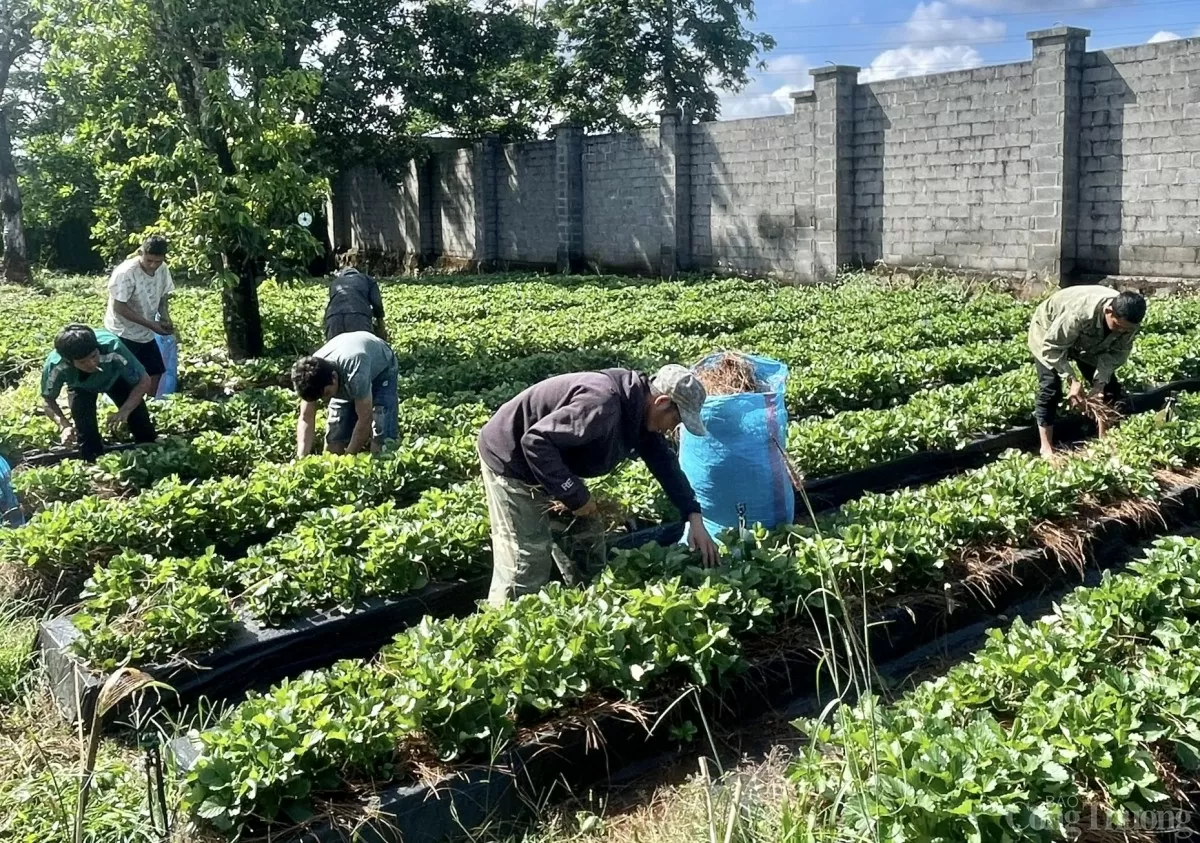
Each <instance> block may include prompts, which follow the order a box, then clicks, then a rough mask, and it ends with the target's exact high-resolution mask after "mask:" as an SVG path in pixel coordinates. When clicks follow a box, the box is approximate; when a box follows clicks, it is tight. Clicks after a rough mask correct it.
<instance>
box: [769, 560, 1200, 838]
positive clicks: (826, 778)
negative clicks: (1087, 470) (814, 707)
mask: <svg viewBox="0 0 1200 843" xmlns="http://www.w3.org/2000/svg"><path fill="white" fill-rule="evenodd" d="M1131 569H1132V570H1131V572H1130V573H1125V574H1120V575H1116V576H1112V575H1108V576H1106V577H1105V579H1104V581H1103V582H1102V583H1101V585H1099V586H1098V587H1096V588H1091V589H1080V590H1078V591H1076V592H1075V593H1073V594H1072V595H1071V596H1070V597H1068V598H1067V599H1066V600H1065V601H1063V603H1062V604H1061V605H1060V606H1058V607H1056V608H1055V609H1054V611H1053V613H1052V614H1051V615H1050V616H1048V617H1046V618H1043V619H1042V620H1039V621H1037V622H1035V623H1032V624H1027V623H1025V622H1023V621H1021V620H1020V619H1018V620H1017V621H1015V622H1014V623H1013V625H1012V627H1011V629H1009V630H1008V631H1007V632H1000V631H999V630H993V631H992V632H991V633H990V636H989V641H988V643H987V644H986V646H985V647H984V648H983V649H982V650H981V651H980V652H979V653H977V654H976V656H975V657H974V659H973V660H972V661H971V662H970V663H968V664H965V665H962V666H959V667H956V668H954V669H952V670H951V671H950V673H949V674H947V675H946V676H944V677H941V678H939V679H936V680H934V681H932V682H927V683H925V684H923V685H921V686H920V687H919V688H917V689H916V690H915V691H913V692H911V693H910V694H908V695H907V696H906V697H905V698H904V699H902V700H900V701H898V702H897V703H896V704H894V705H887V704H885V703H884V702H882V701H881V700H879V699H878V698H876V697H873V696H870V697H866V698H864V699H863V700H861V701H860V702H859V703H858V704H857V705H855V706H853V707H850V706H847V707H844V708H842V709H841V710H839V711H837V712H834V714H833V716H832V717H830V718H829V719H828V720H827V721H822V722H815V721H811V720H806V721H801V722H800V723H798V725H799V726H800V728H801V729H802V730H803V731H805V732H807V733H808V734H809V737H810V743H809V744H808V745H809V746H810V747H811V748H810V749H809V750H807V751H805V752H804V753H803V754H802V755H801V757H800V758H799V760H798V761H797V763H796V764H795V766H794V768H793V770H792V778H793V780H794V781H795V783H796V785H797V786H798V789H799V793H800V794H801V796H800V798H801V799H802V805H801V806H799V807H800V809H801V812H802V813H803V815H804V816H806V817H807V818H808V822H809V823H810V826H809V831H810V833H813V834H814V836H815V837H816V838H817V839H825V838H826V837H829V838H830V839H835V838H836V839H838V840H868V839H879V838H880V837H882V838H883V839H947V840H949V839H955V840H959V839H971V838H974V839H984V840H990V839H1001V838H1007V839H1027V840H1051V839H1064V838H1065V839H1070V838H1072V837H1074V836H1076V835H1078V834H1079V833H1080V832H1081V831H1086V829H1087V828H1088V825H1087V823H1088V822H1089V820H1090V819H1092V818H1098V819H1099V820H1100V821H1101V822H1103V823H1106V824H1112V825H1113V826H1114V827H1120V826H1121V825H1123V824H1125V823H1127V822H1128V821H1129V819H1132V818H1137V817H1139V816H1140V817H1145V816H1148V815H1156V816H1159V817H1163V816H1166V815H1167V813H1169V812H1170V813H1174V809H1176V808H1177V807H1178V803H1175V802H1174V800H1173V795H1175V794H1178V793H1179V792H1180V789H1179V778H1180V777H1183V778H1184V779H1190V780H1192V781H1195V779H1196V777H1197V776H1198V775H1200V730H1198V729H1197V727H1196V722H1197V718H1196V714H1197V713H1198V712H1200V542H1197V540H1196V539H1194V538H1189V539H1180V538H1168V539H1163V540H1160V541H1159V542H1157V543H1156V544H1155V546H1154V548H1153V549H1151V550H1150V551H1149V552H1148V553H1147V554H1146V556H1145V558H1143V559H1142V560H1140V561H1138V562H1135V563H1134V564H1133V565H1132V566H1131ZM852 770H858V771H859V773H857V774H852V773H851V771H852ZM846 786H850V787H851V788H852V789H853V792H854V794H855V796H854V797H852V798H846V797H845V796H844V794H845V792H846V791H845V790H844V788H845V787H846ZM913 797H916V798H913ZM1093 828H1094V826H1093ZM1160 830H1162V827H1161V826H1160Z"/></svg>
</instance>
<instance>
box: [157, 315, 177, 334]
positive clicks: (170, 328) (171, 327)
mask: <svg viewBox="0 0 1200 843" xmlns="http://www.w3.org/2000/svg"><path fill="white" fill-rule="evenodd" d="M158 326H159V327H160V328H162V330H161V331H159V333H160V334H163V335H164V336H165V335H167V334H173V333H175V323H174V322H172V321H171V320H170V319H159V320H158Z"/></svg>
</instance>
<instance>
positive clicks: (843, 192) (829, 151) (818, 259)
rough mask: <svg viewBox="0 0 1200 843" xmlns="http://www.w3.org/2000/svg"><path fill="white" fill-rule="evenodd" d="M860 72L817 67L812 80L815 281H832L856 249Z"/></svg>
mask: <svg viewBox="0 0 1200 843" xmlns="http://www.w3.org/2000/svg"><path fill="white" fill-rule="evenodd" d="M858 70H859V69H858V68H857V67H852V66H849V65H832V66H829V67H818V68H815V69H814V70H811V71H809V72H810V73H811V74H812V77H813V138H814V141H813V142H814V144H815V149H814V154H813V198H814V206H815V207H814V217H815V223H816V225H815V228H814V231H813V242H812V268H811V272H810V275H811V278H812V280H815V281H825V280H832V279H833V278H835V277H836V275H837V271H838V268H839V267H840V266H842V265H843V264H844V263H847V262H849V260H850V258H851V256H852V250H853V236H852V227H853V223H854V220H853V212H854V201H853V199H854V194H853V187H854V159H853V157H852V150H851V140H852V137H853V134H854V86H855V85H857V84H858Z"/></svg>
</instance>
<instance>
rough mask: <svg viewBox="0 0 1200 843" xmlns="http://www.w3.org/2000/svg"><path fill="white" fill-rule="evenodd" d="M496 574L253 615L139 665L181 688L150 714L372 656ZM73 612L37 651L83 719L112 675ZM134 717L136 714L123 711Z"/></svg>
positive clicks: (618, 541) (59, 695) (68, 705)
mask: <svg viewBox="0 0 1200 843" xmlns="http://www.w3.org/2000/svg"><path fill="white" fill-rule="evenodd" d="M682 534H683V525H682V524H665V525H659V526H655V527H650V528H647V529H644V530H639V531H637V532H634V533H629V534H623V535H620V536H614V537H613V538H612V540H611V541H610V543H609V546H610V547H614V548H634V547H641V546H642V545H644V544H647V543H649V542H659V543H662V544H671V543H674V542H677V541H679V539H680V537H681V536H682ZM490 582H491V575H490V574H488V575H486V576H480V577H476V578H473V579H470V580H466V581H462V582H452V583H445V582H438V583H432V584H431V585H428V586H426V587H425V588H423V589H421V590H420V591H417V592H414V593H412V594H409V595H404V596H402V597H397V598H394V599H373V600H368V601H364V602H363V603H361V604H358V605H356V606H355V607H354V608H353V609H351V610H333V611H326V612H321V613H318V614H314V615H311V616H307V617H304V618H300V619H298V620H296V621H293V622H292V623H289V624H287V625H285V626H283V627H279V628H267V627H262V626H259V625H257V624H255V623H254V622H253V621H251V620H243V621H242V622H241V623H239V624H238V625H237V626H236V627H235V632H234V635H233V637H232V639H231V640H230V641H229V642H228V643H226V644H225V645H224V646H222V647H221V648H219V649H217V650H214V651H211V652H209V653H203V654H200V655H197V656H195V657H194V658H193V659H191V660H189V661H188V662H181V663H176V664H167V665H150V666H139V667H140V668H141V669H142V670H144V671H145V672H146V673H148V674H150V675H151V676H153V677H154V678H155V679H157V680H159V681H161V682H165V683H167V684H168V685H170V686H171V687H172V688H173V689H174V691H173V693H166V692H164V693H163V694H161V695H159V696H158V698H157V699H156V698H155V697H154V695H147V696H145V697H144V698H143V706H144V711H143V712H142V713H143V714H148V713H150V711H152V710H153V709H155V708H157V707H159V706H162V707H165V708H170V709H175V708H181V707H185V706H187V705H189V704H190V703H193V702H196V701H198V700H200V699H202V698H203V699H205V700H207V701H209V702H216V701H220V700H224V699H229V698H231V697H235V696H239V695H241V694H244V693H245V692H246V691H248V690H251V689H254V688H264V687H267V686H269V685H271V684H273V683H274V682H278V681H279V680H280V679H283V678H285V677H287V676H294V675H296V674H298V673H300V672H302V671H305V670H309V669H312V668H319V667H326V666H328V665H330V664H333V663H334V662H335V661H337V660H338V659H344V658H365V657H367V656H371V655H373V654H374V653H375V652H377V651H378V650H379V649H380V648H381V647H383V646H384V645H385V644H387V643H388V642H389V641H391V640H392V637H393V636H394V635H395V634H396V633H397V632H399V631H401V630H403V629H405V628H406V627H408V626H411V625H413V624H415V623H416V622H418V621H420V620H421V618H423V617H425V616H426V615H429V616H432V617H453V616H460V617H461V616H463V615H467V614H470V613H471V612H474V611H475V610H476V601H478V600H480V599H482V598H484V597H486V596H487V590H488V585H489V583H490ZM81 634H82V633H80V631H79V629H78V628H76V626H75V624H74V623H73V622H72V621H71V618H70V617H69V616H64V617H59V618H55V619H53V620H50V621H46V622H44V623H43V624H42V625H41V628H40V630H39V632H38V637H37V648H38V650H39V651H40V653H41V655H42V659H43V661H44V663H45V666H46V674H47V678H48V681H49V683H50V688H51V692H52V693H53V696H54V699H55V701H56V703H57V705H58V709H59V711H60V712H62V714H63V716H64V717H65V718H67V719H68V720H69V721H71V722H76V721H77V720H78V718H79V717H80V716H81V715H82V716H83V717H85V718H89V719H90V717H91V713H92V709H93V706H94V705H95V701H96V698H97V697H98V696H99V693H100V687H101V685H102V684H103V682H104V677H103V676H102V675H100V674H99V673H97V672H95V671H93V670H91V669H90V668H88V666H87V665H86V664H85V663H84V661H83V660H82V659H80V658H79V657H78V656H76V655H74V654H73V653H72V652H71V651H70V645H71V643H72V642H73V641H75V640H76V639H77V638H79V637H80V635H81ZM122 714H123V715H124V717H123V718H122V717H120V716H118V717H116V718H114V719H116V720H120V719H124V720H126V721H128V719H129V718H130V717H131V716H132V712H123V713H122Z"/></svg>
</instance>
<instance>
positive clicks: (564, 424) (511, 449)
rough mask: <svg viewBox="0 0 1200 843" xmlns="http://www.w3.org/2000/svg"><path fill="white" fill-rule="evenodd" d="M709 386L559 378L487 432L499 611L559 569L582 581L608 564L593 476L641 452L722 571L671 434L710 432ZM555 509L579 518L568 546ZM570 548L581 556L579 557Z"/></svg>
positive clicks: (692, 540) (528, 394)
mask: <svg viewBox="0 0 1200 843" xmlns="http://www.w3.org/2000/svg"><path fill="white" fill-rule="evenodd" d="M706 397H707V396H706V394H705V391H704V387H703V386H702V385H701V384H700V382H699V381H698V380H696V378H695V376H694V375H693V374H692V373H691V372H690V371H688V370H687V369H685V368H684V367H682V366H677V365H668V366H665V367H663V368H662V369H661V370H660V371H659V372H658V373H657V374H656V375H655V376H654V377H653V378H652V379H651V378H648V377H646V375H644V374H642V373H640V372H635V371H631V370H629V369H605V370H603V371H599V372H582V373H578V374H568V375H559V376H557V377H553V378H550V379H548V380H545V381H542V382H541V383H539V384H536V385H534V386H532V387H530V388H529V389H526V390H525V391H524V392H522V393H521V394H520V395H518V396H517V397H516V398H514V399H512V400H511V401H509V402H508V403H507V404H505V405H504V406H503V407H501V408H500V409H499V410H498V411H497V412H496V414H495V415H494V416H493V417H492V418H491V420H489V421H488V423H487V424H486V425H484V426H483V430H482V431H480V434H479V457H480V462H481V463H482V472H483V483H484V490H485V492H486V494H487V503H488V514H489V517H490V519H491V525H492V553H493V557H494V562H493V568H492V586H491V590H490V592H489V595H488V600H489V601H490V602H491V603H492V604H493V605H499V604H502V603H503V602H504V601H505V600H506V599H509V598H512V597H517V596H520V595H522V594H528V593H531V592H534V591H537V590H538V589H540V588H541V587H542V586H544V585H545V584H546V583H547V582H548V581H549V579H550V573H551V570H552V569H551V565H552V564H553V565H555V566H557V567H558V569H559V570H560V571H561V572H562V574H563V578H564V579H565V580H566V581H567V582H568V583H572V584H574V583H575V582H577V581H578V580H580V579H582V577H581V576H580V574H579V572H578V570H577V568H576V566H575V562H574V560H573V559H572V558H571V557H572V556H576V557H578V558H580V560H581V561H582V562H583V568H584V569H585V572H586V573H587V574H594V573H596V572H597V571H598V570H599V568H600V567H602V566H603V564H604V561H605V546H604V524H603V522H602V521H601V519H600V518H599V515H598V510H597V506H596V501H595V500H594V499H593V498H592V495H591V492H590V491H589V490H588V487H587V484H586V483H585V482H584V478H585V477H599V476H601V475H604V474H608V473H609V472H610V471H612V470H613V469H614V468H616V467H617V465H619V464H620V463H621V462H623V461H624V460H626V459H628V458H629V457H630V456H632V455H633V454H637V456H639V457H641V458H642V460H643V461H644V462H645V463H646V465H647V466H649V468H650V471H651V473H652V474H654V476H655V478H657V479H658V482H659V483H661V484H662V487H663V490H664V491H665V492H666V493H667V496H668V497H669V498H670V499H671V502H672V503H674V504H675V506H676V507H678V508H679V511H680V514H682V515H683V517H684V518H686V519H687V521H688V524H689V525H690V528H691V529H690V530H689V539H688V541H689V544H690V545H691V547H692V549H694V550H697V551H699V552H700V554H701V555H702V556H703V558H704V561H705V563H706V564H709V565H711V564H715V562H716V560H717V547H716V544H715V543H714V542H713V540H712V537H711V536H709V534H708V531H707V530H706V529H705V527H704V521H703V520H702V519H701V517H700V506H699V504H697V503H696V497H695V495H694V494H693V492H692V487H691V485H690V484H689V483H688V480H687V477H685V476H684V474H683V471H682V470H681V469H680V467H679V459H678V457H677V456H676V455H675V452H674V451H673V450H672V449H671V446H670V445H669V444H668V443H667V439H666V434H668V433H670V432H671V431H673V430H674V429H675V428H676V427H678V426H679V425H680V424H683V425H684V426H685V427H686V428H687V429H688V431H689V432H691V433H693V434H695V435H697V436H703V435H705V429H704V423H703V422H702V421H701V420H700V407H701V405H702V404H703V403H704V400H705V398H706ZM555 512H563V513H570V514H571V515H573V516H574V517H573V519H572V523H571V524H570V526H569V529H568V530H566V531H565V533H564V535H563V536H562V539H563V542H562V543H563V544H564V545H567V547H566V548H565V549H564V547H560V546H559V543H557V542H556V541H555V526H557V525H556V524H555V523H554V521H555V520H556V519H555V517H554V514H555ZM568 551H572V552H571V553H570V555H569V554H568Z"/></svg>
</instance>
